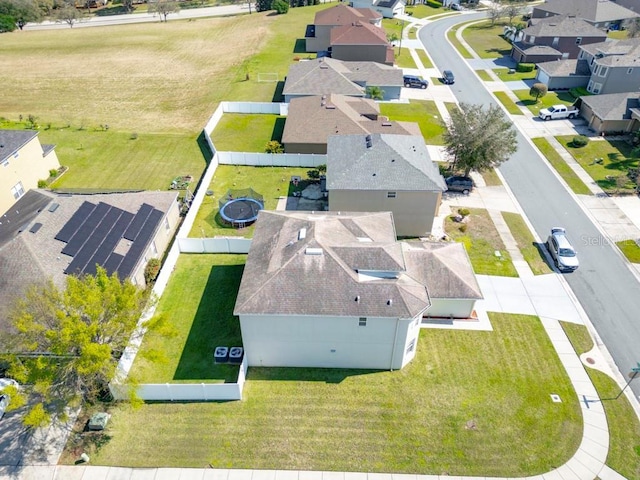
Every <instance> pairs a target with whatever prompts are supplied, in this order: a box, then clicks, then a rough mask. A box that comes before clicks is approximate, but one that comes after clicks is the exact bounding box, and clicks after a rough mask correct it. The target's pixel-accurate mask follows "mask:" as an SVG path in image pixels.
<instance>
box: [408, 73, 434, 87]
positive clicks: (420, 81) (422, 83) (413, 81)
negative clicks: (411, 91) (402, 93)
mask: <svg viewBox="0 0 640 480" xmlns="http://www.w3.org/2000/svg"><path fill="white" fill-rule="evenodd" d="M403 80H404V86H405V87H407V88H422V89H424V88H427V87H428V86H429V82H427V81H426V80H425V79H424V78H420V77H416V76H415V75H405V76H404V77H403Z"/></svg>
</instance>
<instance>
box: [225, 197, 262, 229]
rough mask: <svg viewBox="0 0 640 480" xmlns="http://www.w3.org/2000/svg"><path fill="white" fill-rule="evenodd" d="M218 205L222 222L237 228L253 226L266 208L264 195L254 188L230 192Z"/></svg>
mask: <svg viewBox="0 0 640 480" xmlns="http://www.w3.org/2000/svg"><path fill="white" fill-rule="evenodd" d="M218 203H219V206H220V217H221V218H222V220H224V221H225V222H226V223H229V224H231V225H232V226H234V227H236V228H242V227H246V226H248V225H251V224H252V223H253V222H255V221H256V219H257V218H258V212H259V211H260V210H262V209H263V208H264V199H263V197H262V195H260V194H259V193H257V192H255V191H254V190H253V189H252V188H245V189H241V190H229V191H228V192H227V193H226V194H225V195H224V197H222V198H221V199H220V201H219V202H218Z"/></svg>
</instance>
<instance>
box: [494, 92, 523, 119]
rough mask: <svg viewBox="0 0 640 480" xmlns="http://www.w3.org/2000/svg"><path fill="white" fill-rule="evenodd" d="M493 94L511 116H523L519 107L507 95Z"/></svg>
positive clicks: (504, 93) (501, 93) (503, 93)
mask: <svg viewBox="0 0 640 480" xmlns="http://www.w3.org/2000/svg"><path fill="white" fill-rule="evenodd" d="M493 94H494V95H495V96H496V98H497V99H498V101H499V102H500V103H501V104H502V105H504V107H505V108H506V109H507V111H508V112H509V113H510V114H511V115H524V114H523V113H522V110H520V107H518V105H516V103H515V102H514V101H513V100H511V97H509V95H507V92H493Z"/></svg>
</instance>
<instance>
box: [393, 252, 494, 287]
mask: <svg viewBox="0 0 640 480" xmlns="http://www.w3.org/2000/svg"><path fill="white" fill-rule="evenodd" d="M402 247H403V252H404V258H405V261H406V263H407V269H408V270H410V271H412V272H415V277H416V279H417V280H419V281H420V282H422V283H424V284H425V285H427V288H428V290H429V296H430V297H431V298H452V299H453V298H475V299H480V298H483V296H482V291H481V290H480V285H478V280H477V279H476V276H475V273H474V272H473V268H472V266H471V261H470V260H469V255H468V254H467V251H466V250H465V248H464V245H463V244H462V243H459V242H446V243H435V242H402Z"/></svg>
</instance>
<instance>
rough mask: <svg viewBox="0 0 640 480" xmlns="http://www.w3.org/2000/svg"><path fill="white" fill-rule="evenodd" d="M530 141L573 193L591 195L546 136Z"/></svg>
mask: <svg viewBox="0 0 640 480" xmlns="http://www.w3.org/2000/svg"><path fill="white" fill-rule="evenodd" d="M532 141H533V143H534V144H535V145H536V147H538V150H540V151H541V152H542V154H543V155H544V156H545V157H546V159H547V160H548V161H549V163H550V164H551V166H552V167H553V168H554V169H555V170H556V172H558V174H559V175H560V176H561V177H562V179H563V180H564V181H565V182H566V183H567V185H569V188H571V190H573V192H574V193H576V194H577V195H591V190H589V187H587V186H586V185H585V184H584V182H583V181H582V180H580V177H578V175H576V172H574V171H573V170H572V169H571V167H570V166H569V165H567V162H565V161H564V160H563V159H562V157H561V156H560V155H559V154H558V152H556V151H555V149H554V148H553V147H552V146H551V144H550V143H549V142H548V141H547V139H546V138H543V137H538V138H534V139H532Z"/></svg>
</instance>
